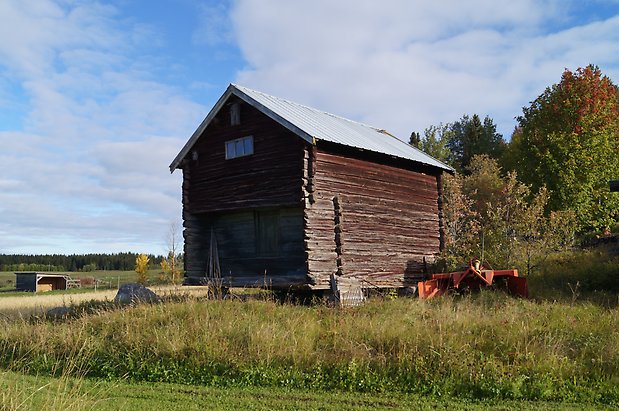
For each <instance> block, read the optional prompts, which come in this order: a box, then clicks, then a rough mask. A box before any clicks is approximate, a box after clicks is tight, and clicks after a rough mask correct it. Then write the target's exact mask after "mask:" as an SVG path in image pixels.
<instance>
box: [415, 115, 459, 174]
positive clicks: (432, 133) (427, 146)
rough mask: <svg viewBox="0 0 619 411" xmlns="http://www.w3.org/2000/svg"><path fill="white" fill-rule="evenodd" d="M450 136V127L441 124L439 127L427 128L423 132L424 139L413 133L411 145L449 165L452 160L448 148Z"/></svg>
mask: <svg viewBox="0 0 619 411" xmlns="http://www.w3.org/2000/svg"><path fill="white" fill-rule="evenodd" d="M449 135H450V133H449V125H448V124H442V123H441V124H439V125H438V126H430V127H428V128H426V129H425V130H424V131H423V137H420V135H419V133H415V132H414V131H413V133H412V134H411V138H410V141H409V144H410V145H412V146H414V147H417V148H418V149H420V150H421V151H423V152H424V153H426V154H429V155H431V156H432V157H434V158H435V159H437V160H439V161H442V162H443V163H446V164H448V162H449V158H450V152H449V149H448V148H447V142H448V140H449Z"/></svg>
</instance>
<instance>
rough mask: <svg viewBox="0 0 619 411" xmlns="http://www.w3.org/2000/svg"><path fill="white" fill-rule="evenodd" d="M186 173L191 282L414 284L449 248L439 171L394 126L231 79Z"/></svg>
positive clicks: (192, 149) (315, 286)
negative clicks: (216, 278) (212, 275)
mask: <svg viewBox="0 0 619 411" xmlns="http://www.w3.org/2000/svg"><path fill="white" fill-rule="evenodd" d="M175 169H181V170H182V171H183V186H182V202H183V225H184V239H185V246H184V247H185V249H184V250H185V283H187V284H192V283H200V282H203V281H204V280H205V278H206V276H207V273H208V272H209V271H212V270H213V269H216V270H217V269H218V271H220V273H221V277H222V279H223V282H224V284H226V285H230V286H240V287H248V286H267V287H272V288H286V289H288V288H299V289H309V290H321V289H328V288H329V283H330V277H331V276H332V275H336V276H340V277H341V278H351V279H355V280H357V279H358V280H359V281H361V282H362V284H364V285H365V286H367V287H406V286H414V285H416V282H417V281H418V280H419V279H420V278H421V277H422V273H423V269H424V262H432V261H433V259H434V257H435V255H436V253H438V252H439V250H440V248H441V247H442V243H443V237H442V235H443V234H442V200H441V175H442V173H443V172H453V169H452V168H451V167H449V166H447V165H445V164H443V163H441V162H440V161H438V160H436V159H434V158H432V157H430V156H428V155H427V154H425V153H423V152H422V151H420V150H418V149H416V148H414V147H412V146H410V145H408V144H406V143H405V142H403V141H401V140H399V139H397V138H395V137H394V136H393V135H391V134H389V133H388V132H387V131H385V130H382V129H378V128H375V127H371V126H368V125H365V124H361V123H358V122H354V121H351V120H347V119H345V118H342V117H338V116H335V115H333V114H329V113H325V112H323V111H320V110H316V109H313V108H310V107H306V106H303V105H300V104H297V103H294V102H291V101H288V100H284V99H281V98H278V97H274V96H271V95H268V94H264V93H261V92H258V91H255V90H251V89H249V88H246V87H241V86H238V85H234V84H231V85H230V86H229V87H228V88H227V90H226V91H225V93H224V94H223V95H222V96H221V98H220V99H219V100H218V101H217V103H216V104H215V106H214V107H213V109H212V110H211V111H210V112H209V114H208V115H207V116H206V118H205V119H204V121H203V122H202V124H200V126H199V127H198V129H197V130H196V131H195V132H194V133H193V135H192V136H191V138H190V139H189V141H188V142H187V144H186V145H185V146H184V147H183V148H182V150H181V151H180V152H179V154H178V155H177V156H176V158H175V159H174V161H173V162H172V164H171V165H170V171H171V172H173V171H174V170H175Z"/></svg>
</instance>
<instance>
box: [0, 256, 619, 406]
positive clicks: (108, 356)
mask: <svg viewBox="0 0 619 411" xmlns="http://www.w3.org/2000/svg"><path fill="white" fill-rule="evenodd" d="M596 252H597V251H596ZM586 253H591V252H586ZM583 257H587V258H583ZM588 257H591V258H588ZM594 257H596V255H594V254H586V255H584V254H582V253H575V254H573V255H568V254H565V255H562V256H560V257H556V258H554V257H553V258H552V259H549V260H548V262H547V264H546V265H545V269H544V271H543V272H540V273H539V274H538V275H537V276H531V277H529V280H530V286H531V294H532V295H533V298H531V299H529V300H523V299H515V298H512V297H509V296H507V295H504V294H501V293H494V292H482V293H480V294H476V295H466V296H453V295H452V296H447V297H444V298H441V299H436V300H431V301H419V300H417V299H415V298H402V297H399V298H397V297H394V295H393V294H392V293H386V294H384V295H382V296H380V295H378V296H375V297H374V298H372V299H370V300H369V301H368V303H366V304H365V305H363V306H360V307H355V308H349V309H336V308H333V307H332V306H330V305H329V304H328V303H326V302H324V301H316V302H315V303H314V304H311V305H297V304H292V303H282V302H279V301H276V300H274V299H273V298H271V297H270V296H269V294H268V293H261V294H254V295H252V296H251V297H250V298H247V297H246V298H244V299H241V298H230V299H226V300H212V299H208V298H207V297H206V296H205V295H200V294H193V295H191V294H184V295H178V294H175V293H169V294H168V295H166V297H165V302H164V303H163V304H156V305H140V306H136V307H122V308H121V307H117V306H115V305H114V304H112V303H110V302H109V301H106V300H105V299H104V300H103V301H85V302H81V303H76V304H74V305H73V306H72V310H73V314H72V315H71V316H70V318H68V319H66V320H58V319H46V318H45V317H44V316H37V317H30V318H27V317H21V318H15V317H12V318H9V317H2V316H0V368H2V369H4V370H6V372H5V373H4V374H3V377H2V378H0V383H2V381H4V384H10V385H11V384H12V385H11V386H12V387H13V389H14V390H15V391H16V392H22V391H23V392H30V393H31V392H34V391H36V390H32V389H29V388H28V387H35V386H37V384H39V385H40V386H45V387H46V388H44V389H41V390H40V391H36V392H37V393H38V394H36V395H33V397H32V398H31V399H28V400H27V401H31V400H32V401H35V399H34V398H35V397H37V396H43V397H42V398H43V399H42V400H41V401H45V398H46V397H45V392H49V390H52V391H53V390H58V389H59V388H54V387H57V386H59V385H60V386H61V387H65V388H66V386H70V387H78V388H79V389H76V390H74V391H75V392H74V395H73V397H75V401H74V403H76V404H82V403H87V404H90V405H92V404H91V402H92V401H94V400H96V399H99V400H101V401H100V403H99V402H98V403H97V405H96V407H95V408H97V407H99V409H106V408H105V407H106V405H105V403H106V401H104V399H105V398H109V397H110V396H112V398H115V397H114V395H117V394H109V393H108V389H110V388H109V387H116V388H114V389H113V390H112V391H113V392H115V393H118V392H121V393H124V394H122V395H125V396H126V397H127V398H128V400H129V401H136V402H135V403H132V408H135V409H139V408H140V406H139V404H138V402H139V400H137V399H135V397H140V396H139V395H137V394H135V392H138V391H140V390H142V391H144V392H150V391H148V390H149V389H150V388H148V389H147V388H145V387H161V388H160V390H159V391H161V392H165V393H167V394H165V395H164V396H163V397H162V398H159V399H157V398H156V397H157V395H156V394H152V398H151V396H149V395H150V394H148V395H147V394H144V395H143V396H141V397H140V398H151V402H152V403H157V401H168V399H169V398H177V397H178V398H179V401H181V403H182V401H183V400H182V398H184V399H185V401H190V399H191V401H198V403H200V401H201V400H200V399H202V398H209V396H211V395H215V396H216V395H219V394H217V393H220V394H221V393H222V392H224V393H230V394H231V396H233V395H232V394H233V393H237V394H238V397H239V398H245V399H246V400H247V401H254V402H253V403H251V402H247V403H245V405H239V404H240V403H234V402H230V403H218V404H219V406H217V407H215V408H220V409H227V408H230V409H232V408H235V407H237V408H255V407H252V406H250V405H248V404H254V405H256V407H258V408H259V406H261V407H263V408H264V409H266V408H280V409H285V408H289V409H293V408H295V409H300V408H301V407H298V406H297V407H295V404H297V402H298V401H297V399H298V398H304V399H305V401H301V402H302V403H303V404H304V406H305V407H306V408H305V409H329V407H328V406H326V405H325V404H327V403H329V401H330V400H332V401H335V402H334V403H337V401H344V402H346V401H349V402H350V403H351V404H352V405H351V406H350V407H347V408H351V409H355V408H356V409H365V408H364V407H366V408H372V407H378V408H394V409H399V408H409V409H410V408H411V404H417V405H418V404H429V405H431V406H434V408H432V409H458V408H459V407H460V409H475V408H477V407H480V408H486V407H490V408H492V407H494V406H496V407H498V408H500V409H522V408H526V409H547V408H555V409H582V408H591V409H604V408H606V407H617V406H619V315H618V314H619V308H618V305H619V290H618V289H617V287H619V285H618V283H619V261H618V258H619V257H617V255H615V254H605V255H604V256H603V257H604V258H599V257H600V256H599V255H598V256H597V258H594ZM578 262H579V264H577V263H578ZM1 300H2V297H0V301H1ZM0 312H1V309H0ZM34 376H38V377H34ZM50 377H53V378H52V379H51V380H49V381H51V382H49V385H46V384H48V383H47V382H44V383H40V382H36V381H35V382H33V381H34V380H33V379H36V378H39V379H43V380H42V381H47V380H46V378H50ZM7 381H8V382H7ZM97 384H100V385H97ZM145 384H146V385H145ZM178 384H181V385H178ZM93 386H96V389H94V388H93V389H91V388H92V387H93ZM19 387H26V388H24V389H20V388H19ZM88 387H91V388H88ZM100 387H104V388H102V391H98V389H99V388H100ZM105 387H107V388H105ZM140 387H141V388H140ZM93 390H94V391H93ZM3 392H4V391H3ZM7 392H8V391H7ZM71 392H73V391H71ZM182 393H185V394H186V395H185V396H183V395H182ZM213 393H215V394H213ZM269 393H276V394H269ZM65 397H68V398H71V397H72V396H71V395H68V396H67V395H65ZM164 397H165V398H168V399H165V398H164ZM37 398H38V397H37ZM83 398H86V400H83ZM252 398H253V400H251V399H252ZM277 398H288V400H287V401H284V402H283V403H282V402H279V403H274V402H272V401H277ZM363 398H365V400H363ZM329 399H330V400H329ZM389 399H392V400H389ZM357 400H358V401H359V402H358V403H355V402H354V401H357ZM37 401H39V400H37ZM89 401H90V402H89ZM145 401H146V400H145ZM230 401H232V400H230ZM260 401H263V402H260ZM264 401H266V402H264ZM321 401H322V402H321ZM206 403H207V404H208V403H209V402H208V400H207V401H206ZM186 404H187V405H188V403H186ZM210 404H211V405H213V404H215V403H214V402H210ZM261 404H266V405H261ZM274 404H275V405H274ZM355 404H356V405H355ZM380 404H382V406H381V405H380ZM90 405H89V406H88V407H86V408H89V407H90ZM353 405H354V406H353ZM213 407H214V406H213ZM60 408H63V407H60ZM64 408H66V407H64ZM187 408H189V407H187ZM26 409H27V408H26ZM82 409H83V408H82Z"/></svg>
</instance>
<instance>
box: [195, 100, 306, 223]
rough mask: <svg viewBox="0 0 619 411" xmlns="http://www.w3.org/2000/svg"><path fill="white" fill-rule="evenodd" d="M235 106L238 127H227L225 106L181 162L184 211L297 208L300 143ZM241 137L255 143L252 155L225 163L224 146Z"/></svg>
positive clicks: (248, 110) (244, 107)
mask: <svg viewBox="0 0 619 411" xmlns="http://www.w3.org/2000/svg"><path fill="white" fill-rule="evenodd" d="M240 107H241V123H240V124H239V125H237V126H231V125H230V118H229V115H230V114H229V106H227V107H225V108H224V109H222V110H221V111H220V113H219V114H218V116H217V117H216V118H215V119H214V120H213V121H212V122H211V124H210V125H209V126H208V127H207V128H206V130H205V131H204V134H203V135H202V137H201V138H200V139H199V140H198V142H197V143H196V144H195V146H194V148H193V150H192V151H191V152H190V153H189V154H188V156H187V158H186V159H185V160H184V162H183V206H184V209H185V211H187V212H189V213H192V214H198V213H204V212H213V211H221V210H234V209H242V208H257V207H276V206H289V205H300V204H301V199H302V193H301V178H302V173H303V163H302V162H303V147H304V145H305V142H304V140H302V139H301V138H300V137H298V136H296V135H294V134H292V133H291V132H290V131H288V130H287V129H285V128H284V127H282V126H281V125H279V124H278V123H276V122H275V121H273V120H271V119H270V118H268V117H267V116H265V115H264V114H262V113H260V112H259V111H258V110H256V109H255V108H253V107H251V106H249V105H247V104H241V106H240ZM246 136H253V138H254V154H253V155H250V156H246V157H239V158H234V159H230V160H226V159H225V142H226V141H229V140H234V139H237V138H242V137H246ZM194 152H195V154H194Z"/></svg>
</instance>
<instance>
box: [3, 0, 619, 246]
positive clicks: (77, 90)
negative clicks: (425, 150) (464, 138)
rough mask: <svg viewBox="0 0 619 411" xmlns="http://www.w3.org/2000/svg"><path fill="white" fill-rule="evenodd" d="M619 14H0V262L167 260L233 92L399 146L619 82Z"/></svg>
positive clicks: (326, 9) (208, 8)
mask: <svg viewBox="0 0 619 411" xmlns="http://www.w3.org/2000/svg"><path fill="white" fill-rule="evenodd" d="M618 56H619V1H569V0H563V1H555V0H547V1H544V0H541V1H535V0H521V1H513V0H511V1H497V0H471V1H467V2H462V1H455V0H454V1H451V0H444V1H437V2H428V1H421V0H420V1H415V0H384V1H381V2H376V1H362V0H361V1H360V0H341V1H335V0H312V1H289V0H277V1H276V0H238V1H228V2H226V1H221V2H220V1H198V0H175V1H172V0H159V1H153V0H150V1H145V0H114V1H90V0H0V165H1V166H2V173H0V253H84V252H119V251H139V252H152V253H163V252H165V249H166V238H167V237H168V234H167V233H168V232H169V228H170V226H171V225H172V224H177V225H179V224H180V216H181V202H180V184H181V173H180V172H178V171H177V172H175V173H174V174H170V173H169V171H168V165H169V163H170V162H171V161H172V159H173V158H174V157H175V155H176V153H177V152H178V151H179V150H180V149H181V147H182V146H183V145H184V143H185V141H186V140H187V139H188V138H189V136H190V135H191V133H192V132H193V130H194V129H195V128H196V127H197V126H198V125H199V123H200V122H201V120H202V119H203V118H204V117H205V116H206V114H207V113H208V111H209V110H210V108H211V106H212V105H213V104H214V102H215V101H216V100H217V98H218V97H219V96H220V95H221V93H223V91H224V90H225V88H226V86H227V85H228V83H230V82H236V83H238V84H242V85H245V86H248V87H251V88H254V89H257V90H261V91H265V92H267V93H271V94H274V95H277V96H280V97H284V98H288V99H291V100H293V101H297V102H300V103H303V104H307V105H310V106H313V107H316V108H319V109H322V110H325V111H329V112H332V113H335V114H338V115H342V116H345V117H348V118H351V119H354V120H358V121H362V122H365V123H368V124H372V125H375V126H378V127H381V128H385V129H387V130H389V131H390V132H392V133H394V134H395V135H397V136H399V137H400V138H402V139H407V137H408V135H410V132H411V131H413V130H415V131H423V129H424V128H426V127H428V126H430V125H433V124H439V123H441V122H442V123H447V122H452V121H455V120H457V119H459V118H460V117H461V116H462V115H463V114H473V113H477V114H480V115H482V116H484V115H490V116H491V117H492V118H493V119H494V120H495V123H496V124H497V125H498V128H499V131H500V132H501V133H503V134H504V135H505V136H506V137H509V134H510V133H511V130H513V127H514V125H515V120H514V117H516V116H518V115H519V114H520V113H521V110H522V107H523V106H525V105H527V104H528V103H529V102H530V101H531V100H533V99H535V98H536V97H537V96H538V95H539V94H540V93H541V92H542V91H543V90H544V88H545V87H547V86H549V85H551V84H553V83H556V82H558V81H559V79H560V76H561V73H562V72H563V70H564V68H569V69H572V70H575V69H576V68H578V67H581V66H586V65H587V64H590V63H593V64H597V65H598V66H599V67H600V68H601V69H602V72H603V73H604V74H606V75H608V76H609V77H610V78H611V79H613V80H614V82H615V83H617V82H619V57H618Z"/></svg>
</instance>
